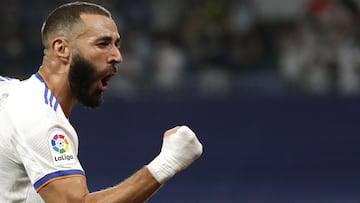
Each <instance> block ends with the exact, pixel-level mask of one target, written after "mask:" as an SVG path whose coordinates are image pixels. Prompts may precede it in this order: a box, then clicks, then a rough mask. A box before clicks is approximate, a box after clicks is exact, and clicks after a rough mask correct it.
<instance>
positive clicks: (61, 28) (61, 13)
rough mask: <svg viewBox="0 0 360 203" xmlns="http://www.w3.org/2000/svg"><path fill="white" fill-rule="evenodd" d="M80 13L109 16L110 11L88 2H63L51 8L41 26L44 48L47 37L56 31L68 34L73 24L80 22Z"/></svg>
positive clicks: (46, 45)
mask: <svg viewBox="0 0 360 203" xmlns="http://www.w3.org/2000/svg"><path fill="white" fill-rule="evenodd" d="M81 14H95V15H103V16H106V17H109V18H110V17H111V13H110V12H109V11H108V10H106V9H105V8H104V7H102V6H100V5H97V4H93V3H88V2H80V1H76V2H72V3H67V4H63V5H61V6H59V7H57V8H56V9H55V10H53V11H52V12H51V13H50V14H49V16H48V17H47V18H46V20H45V22H44V23H43V26H42V28H41V39H42V43H43V45H44V48H48V46H49V40H50V39H49V37H50V36H51V35H52V34H54V33H56V34H61V32H62V33H63V35H66V34H69V32H71V30H73V28H74V25H76V24H78V23H81V18H80V15H81Z"/></svg>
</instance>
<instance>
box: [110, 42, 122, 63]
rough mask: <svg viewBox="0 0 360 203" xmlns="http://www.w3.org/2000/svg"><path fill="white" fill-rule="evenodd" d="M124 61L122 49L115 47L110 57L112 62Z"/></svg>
mask: <svg viewBox="0 0 360 203" xmlns="http://www.w3.org/2000/svg"><path fill="white" fill-rule="evenodd" d="M122 61H123V57H122V55H121V53H120V50H119V49H118V48H117V47H115V46H114V47H113V48H112V50H111V55H110V57H109V62H110V63H121V62H122Z"/></svg>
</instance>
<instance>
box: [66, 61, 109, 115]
mask: <svg viewBox="0 0 360 203" xmlns="http://www.w3.org/2000/svg"><path fill="white" fill-rule="evenodd" d="M95 70H96V68H95V66H94V65H93V64H92V63H91V62H90V61H89V60H87V59H86V58H84V57H83V56H81V55H80V54H76V55H74V56H73V59H72V63H71V65H70V71H69V83H70V88H71V91H72V93H73V94H74V96H75V97H76V99H77V100H78V102H79V103H81V104H82V105H84V106H86V107H90V108H96V107H99V106H100V105H101V104H102V102H103V98H102V91H101V90H98V89H96V90H95V91H91V86H92V84H93V83H94V82H96V81H97V80H98V78H99V77H98V76H99V74H100V73H97V72H96V71H95Z"/></svg>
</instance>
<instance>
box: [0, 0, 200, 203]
mask: <svg viewBox="0 0 360 203" xmlns="http://www.w3.org/2000/svg"><path fill="white" fill-rule="evenodd" d="M41 34H42V42H43V46H44V57H43V62H42V65H41V67H40V68H39V70H38V72H37V73H35V74H33V75H32V76H31V77H30V78H28V79H26V80H23V81H19V80H13V79H10V78H5V77H0V143H1V145H0V202H1V203H7V202H17V203H21V202H31V203H33V202H47V203H57V202H59V203H60V202H61V203H66V202H71V203H73V202H75V203H76V202H106V203H111V202H126V203H129V202H144V201H145V200H147V199H148V198H149V197H150V196H151V195H152V194H153V193H154V192H155V191H156V190H157V189H159V188H160V186H161V185H163V184H164V183H165V182H166V181H167V180H169V179H170V178H171V177H173V176H174V175H175V174H176V173H178V172H179V171H181V170H183V169H185V168H186V167H188V166H189V165H190V164H191V163H192V162H193V161H194V160H196V159H197V158H198V157H200V156H201V154H202V144H201V143H200V142H199V140H198V139H197V137H196V135H195V133H194V132H193V131H192V130H191V129H189V128H188V127H187V126H177V127H175V128H172V129H170V130H168V131H166V132H165V133H164V138H163V144H162V148H161V151H160V153H159V155H158V156H156V157H155V158H154V160H152V161H150V163H149V164H147V165H145V166H144V167H142V168H141V169H139V170H138V171H137V172H135V173H134V174H133V175H131V176H130V177H129V178H127V179H126V180H124V181H123V182H121V183H119V184H118V185H116V186H114V187H110V188H108V189H105V190H101V191H98V192H94V193H90V192H89V191H88V188H87V184H86V178H85V173H84V170H83V168H82V166H81V164H80V161H79V160H78V157H77V152H78V137H77V134H76V132H75V130H74V129H73V127H72V125H71V124H70V123H69V120H68V117H69V115H70V112H71V110H72V108H73V107H74V105H75V104H76V103H77V102H79V103H81V104H83V105H85V106H88V107H94V108H95V107H97V106H99V105H100V104H101V102H102V93H103V92H104V91H105V90H106V89H107V87H108V82H109V80H110V78H111V77H113V76H114V75H115V74H116V72H117V66H116V65H117V64H118V63H120V62H121V61H122V56H121V54H120V52H119V49H118V48H119V40H120V36H119V33H118V30H117V27H116V25H115V22H114V21H113V19H112V17H111V14H110V13H109V11H107V10H106V9H105V8H103V7H101V6H99V5H96V4H91V3H85V2H74V3H68V4H64V5H62V6H60V7H58V8H56V9H55V10H54V11H53V12H51V13H50V15H49V16H48V18H47V19H46V21H45V22H44V24H43V27H42V32H41Z"/></svg>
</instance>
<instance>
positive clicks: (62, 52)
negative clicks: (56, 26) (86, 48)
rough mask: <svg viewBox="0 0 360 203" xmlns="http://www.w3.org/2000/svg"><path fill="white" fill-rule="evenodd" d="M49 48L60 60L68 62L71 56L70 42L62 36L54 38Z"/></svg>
mask: <svg viewBox="0 0 360 203" xmlns="http://www.w3.org/2000/svg"><path fill="white" fill-rule="evenodd" d="M51 50H52V52H53V54H54V55H55V56H57V57H58V58H59V59H60V60H61V61H63V62H65V63H68V62H69V60H70V56H71V49H70V44H69V43H68V42H67V41H66V39H64V38H56V39H54V40H53V41H52V43H51Z"/></svg>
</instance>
